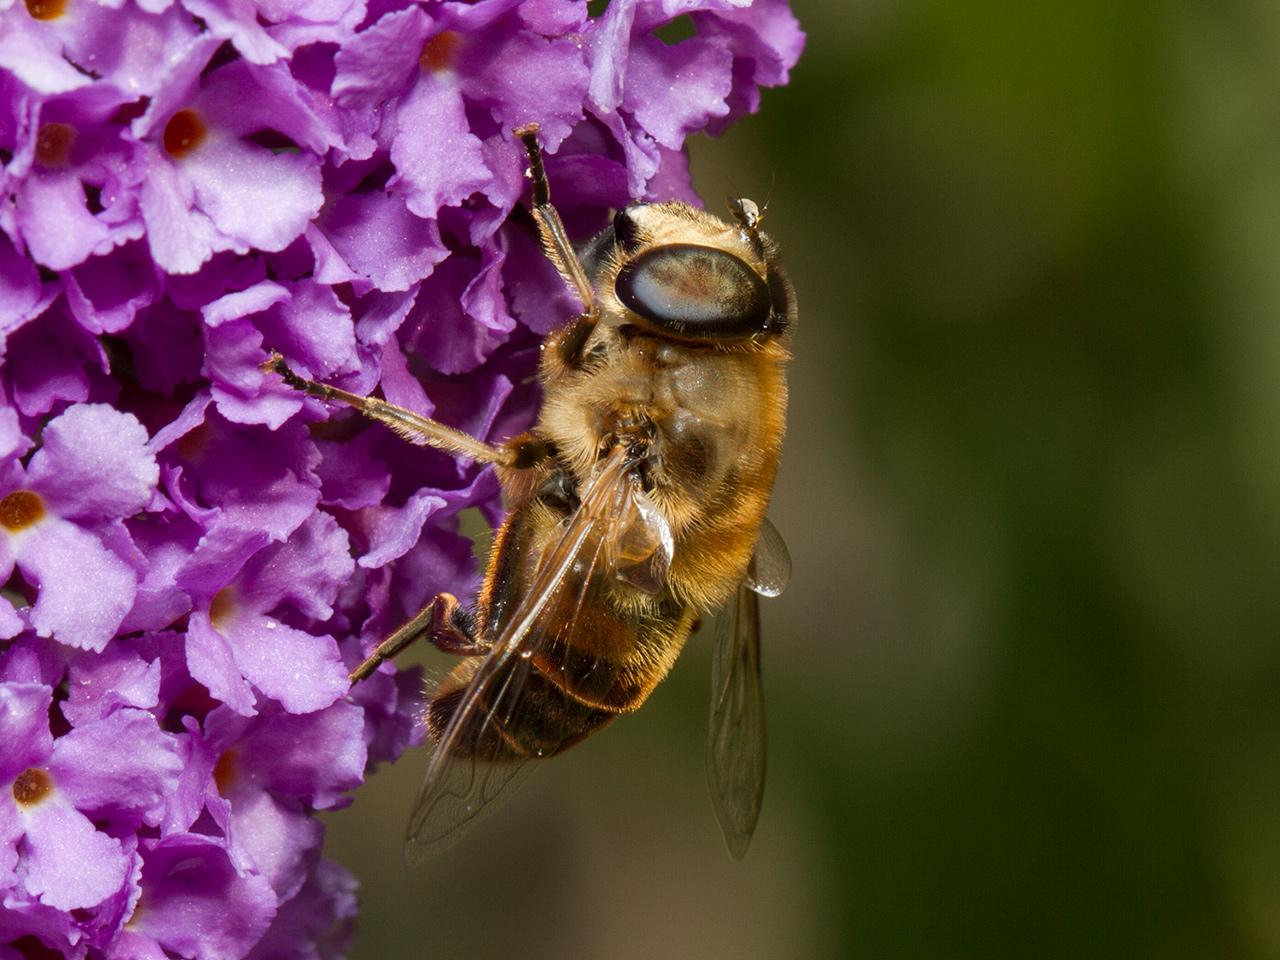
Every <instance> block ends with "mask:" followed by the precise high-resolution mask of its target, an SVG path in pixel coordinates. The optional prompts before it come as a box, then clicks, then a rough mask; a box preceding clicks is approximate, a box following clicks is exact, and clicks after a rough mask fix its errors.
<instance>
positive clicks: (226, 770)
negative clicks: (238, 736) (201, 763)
mask: <svg viewBox="0 0 1280 960" xmlns="http://www.w3.org/2000/svg"><path fill="white" fill-rule="evenodd" d="M237 766H238V765H237V763H236V752H235V750H226V751H224V752H223V754H222V756H220V757H219V758H218V762H217V763H215V764H214V765H213V783H214V786H216V787H217V788H218V792H219V793H220V794H222V795H223V796H224V797H225V796H226V795H227V791H228V790H230V789H231V785H232V784H233V783H235V782H236V774H237V773H238V772H239V771H238V769H237Z"/></svg>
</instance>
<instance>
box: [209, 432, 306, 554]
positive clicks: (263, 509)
mask: <svg viewBox="0 0 1280 960" xmlns="http://www.w3.org/2000/svg"><path fill="white" fill-rule="evenodd" d="M206 417H207V419H206V423H207V424H208V426H207V428H206V429H205V430H204V431H203V432H202V434H201V436H200V440H199V442H198V443H192V444H189V446H188V448H187V449H188V457H189V462H190V467H191V472H192V476H193V478H194V479H195V481H196V484H197V486H198V491H199V496H200V501H201V502H202V503H204V504H209V505H216V506H217V508H218V510H219V511H220V513H219V520H218V522H219V524H226V525H228V526H230V527H232V528H236V529H239V530H246V531H252V532H256V533H264V534H266V535H267V536H268V537H269V538H270V539H272V540H284V539H286V538H287V537H288V536H289V534H290V533H292V532H293V531H294V530H296V529H297V528H298V526H299V525H300V524H301V523H302V521H303V520H305V519H306V518H307V516H308V515H310V513H311V511H312V510H314V509H315V506H316V503H317V501H318V500H319V489H318V488H319V480H318V479H317V478H316V477H315V475H314V474H313V472H312V471H313V469H314V467H315V464H316V462H317V461H318V459H319V454H317V453H316V452H315V448H314V447H313V446H312V445H311V444H310V442H309V440H308V437H307V431H306V428H305V427H304V426H303V425H302V424H300V423H297V422H294V421H291V422H289V423H286V424H285V425H284V426H282V427H280V429H278V430H275V431H271V430H267V429H266V428H265V427H232V426H231V425H229V424H228V423H227V422H226V421H225V420H223V419H222V418H221V417H219V416H217V414H213V413H209V412H207V411H206Z"/></svg>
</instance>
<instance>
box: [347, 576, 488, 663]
mask: <svg viewBox="0 0 1280 960" xmlns="http://www.w3.org/2000/svg"><path fill="white" fill-rule="evenodd" d="M422 637H426V638H427V639H428V640H430V641H431V643H432V645H433V646H434V647H435V648H436V649H438V650H440V651H442V652H444V653H452V654H456V655H457V656H461V657H479V656H484V655H485V654H487V653H488V652H489V649H490V648H489V644H487V643H486V642H484V641H483V640H478V639H476V636H475V627H474V624H473V623H472V621H471V616H470V614H468V613H467V611H466V610H465V609H463V607H462V605H461V604H460V603H458V598H457V597H455V596H454V595H453V594H451V593H442V594H439V595H438V596H436V597H435V598H433V599H432V600H431V601H430V602H428V603H427V605H426V606H425V607H423V608H422V609H421V610H419V611H418V613H417V615H416V616H415V617H414V618H413V619H412V620H410V621H409V622H408V623H406V624H405V625H404V626H402V627H401V628H400V629H399V630H397V631H396V632H395V633H393V634H391V636H389V637H387V639H385V640H383V641H382V642H381V643H380V644H378V646H377V647H376V648H374V651H373V653H371V654H369V656H368V658H367V659H366V660H365V661H364V663H362V664H360V666H358V667H356V668H355V669H354V670H352V671H351V678H350V679H351V682H352V683H353V684H354V683H358V682H359V681H361V680H363V679H364V678H365V677H367V676H369V675H370V674H372V673H373V672H374V671H375V670H377V669H378V667H380V666H381V665H382V664H383V663H384V662H385V661H387V660H390V659H391V658H392V657H394V656H395V655H396V654H398V653H399V652H400V651H401V650H403V649H404V648H405V647H407V646H409V644H411V643H413V642H414V641H415V640H418V639H420V638H422Z"/></svg>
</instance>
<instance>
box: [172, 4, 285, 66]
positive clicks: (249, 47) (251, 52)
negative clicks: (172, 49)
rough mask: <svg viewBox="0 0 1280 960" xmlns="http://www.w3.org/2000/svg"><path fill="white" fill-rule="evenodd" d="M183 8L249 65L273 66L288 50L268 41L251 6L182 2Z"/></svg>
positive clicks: (269, 37)
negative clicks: (204, 24) (230, 46)
mask: <svg viewBox="0 0 1280 960" xmlns="http://www.w3.org/2000/svg"><path fill="white" fill-rule="evenodd" d="M182 5H183V6H184V7H186V8H187V9H188V10H190V11H191V12H192V13H193V14H195V15H196V16H197V17H199V18H200V19H201V20H203V21H204V22H205V23H206V24H208V27H209V32H210V33H211V34H212V35H213V36H215V37H217V38H218V39H220V40H230V41H231V42H232V43H233V44H235V47H236V49H237V50H238V51H240V55H241V56H243V57H244V58H245V59H246V60H248V61H249V62H251V63H274V62H275V61H276V60H279V59H280V58H281V57H287V56H288V55H289V51H288V50H286V49H285V48H284V47H282V46H281V45H280V44H278V43H276V41H275V40H273V39H271V34H269V33H267V31H266V30H265V29H263V27H262V25H261V24H260V23H258V20H257V17H256V13H257V11H256V9H255V7H254V5H253V4H249V3H236V2H234V0H183V2H182Z"/></svg>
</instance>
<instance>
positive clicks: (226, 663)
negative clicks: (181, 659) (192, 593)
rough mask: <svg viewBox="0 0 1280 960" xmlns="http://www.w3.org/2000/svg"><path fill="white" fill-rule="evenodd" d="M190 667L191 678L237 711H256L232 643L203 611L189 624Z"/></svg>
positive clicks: (248, 715)
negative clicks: (214, 626) (210, 621)
mask: <svg viewBox="0 0 1280 960" xmlns="http://www.w3.org/2000/svg"><path fill="white" fill-rule="evenodd" d="M187 669H188V670H189V671H190V672H191V677H192V679H194V680H196V681H198V682H200V683H201V684H203V685H204V686H205V688H206V689H207V690H208V691H209V693H210V694H212V695H213V697H214V698H215V699H217V700H220V701H222V702H223V703H225V704H226V705H227V706H228V707H230V708H231V709H232V710H234V711H235V712H236V713H238V714H240V715H241V716H245V717H250V716H253V714H255V713H256V712H257V710H256V709H255V707H254V701H255V697H254V695H253V691H252V690H251V689H249V685H248V684H247V683H245V680H244V674H243V673H242V672H241V670H240V665H239V664H238V663H236V658H235V654H234V652H233V651H232V649H231V644H229V643H228V642H227V640H226V638H225V637H223V635H222V634H221V633H219V632H218V631H217V630H215V629H213V626H212V625H211V624H210V623H209V614H208V613H207V612H204V611H198V612H196V613H193V614H192V615H191V619H190V620H189V621H188V624H187Z"/></svg>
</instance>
